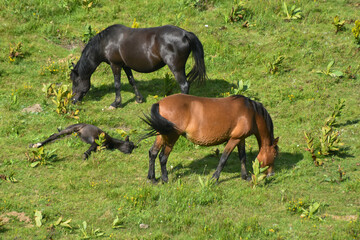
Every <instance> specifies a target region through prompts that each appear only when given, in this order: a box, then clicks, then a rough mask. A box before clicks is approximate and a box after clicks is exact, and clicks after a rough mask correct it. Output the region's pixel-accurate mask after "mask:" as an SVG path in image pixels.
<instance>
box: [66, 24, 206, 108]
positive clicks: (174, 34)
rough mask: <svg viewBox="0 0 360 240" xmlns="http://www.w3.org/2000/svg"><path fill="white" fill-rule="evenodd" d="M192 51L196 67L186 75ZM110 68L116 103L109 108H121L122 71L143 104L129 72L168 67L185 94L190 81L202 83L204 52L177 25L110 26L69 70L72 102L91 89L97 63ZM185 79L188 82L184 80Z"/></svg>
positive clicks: (192, 34)
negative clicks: (146, 26)
mask: <svg viewBox="0 0 360 240" xmlns="http://www.w3.org/2000/svg"><path fill="white" fill-rule="evenodd" d="M190 52H192V55H193V58H194V61H195V64H194V66H193V68H192V70H191V71H190V72H189V73H188V74H187V75H185V64H186V61H187V59H188V57H189V54H190ZM102 62H106V63H107V64H109V65H110V66H111V69H112V72H113V75H114V83H115V101H114V102H113V103H112V104H111V106H112V107H114V108H116V107H120V106H121V94H120V90H121V81H120V79H121V77H120V76H121V69H124V71H125V73H126V75H127V78H128V80H129V83H130V85H131V86H132V87H133V88H134V92H135V96H136V97H135V99H136V102H138V103H141V102H143V101H144V98H143V96H142V95H141V93H140V92H139V90H138V88H137V86H136V84H135V80H134V77H133V74H132V71H131V70H135V71H137V72H141V73H150V72H154V71H156V70H158V69H160V68H162V67H164V66H165V65H168V67H169V69H170V70H171V72H172V73H173V74H174V76H175V79H176V81H177V82H178V83H179V85H180V89H181V93H185V94H188V93H189V89H190V84H191V82H193V81H195V80H198V81H199V82H203V81H205V79H206V78H207V77H206V70H205V64H204V50H203V46H202V44H201V42H200V40H199V39H198V38H197V37H196V35H195V34H194V33H192V32H187V31H185V30H184V29H181V28H179V27H176V26H171V25H166V26H161V27H153V28H129V27H126V26H124V25H119V24H117V25H112V26H110V27H108V28H106V29H105V30H103V31H101V32H100V33H98V34H97V35H95V36H94V37H93V38H92V39H91V40H90V41H89V43H88V44H87V45H86V46H85V48H84V50H83V51H82V54H81V57H80V60H79V61H78V62H77V64H76V65H74V64H73V66H74V68H73V69H72V71H71V74H70V78H71V80H72V82H73V88H72V89H73V93H74V94H75V95H74V97H73V103H76V102H77V101H81V99H82V98H83V97H84V95H85V94H86V93H87V92H88V91H89V89H90V77H91V75H92V74H93V72H94V71H95V70H96V68H97V67H98V66H99V65H100V63H102ZM187 78H188V79H187Z"/></svg>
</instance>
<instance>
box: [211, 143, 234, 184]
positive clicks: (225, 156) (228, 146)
mask: <svg viewBox="0 0 360 240" xmlns="http://www.w3.org/2000/svg"><path fill="white" fill-rule="evenodd" d="M239 142H240V140H239V139H230V140H229V141H228V143H227V144H226V146H225V149H224V152H223V154H222V155H221V158H220V161H219V164H218V166H217V168H216V171H215V172H214V174H213V175H212V178H214V179H216V181H217V180H219V177H220V173H221V171H222V169H223V168H224V166H225V164H226V161H227V159H228V158H229V155H230V153H231V152H232V151H233V150H234V148H235V147H236V146H237V145H238V144H239Z"/></svg>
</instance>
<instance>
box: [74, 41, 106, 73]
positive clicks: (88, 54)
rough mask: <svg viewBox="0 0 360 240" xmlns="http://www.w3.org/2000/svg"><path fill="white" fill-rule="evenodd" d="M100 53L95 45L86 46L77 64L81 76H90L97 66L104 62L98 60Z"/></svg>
mask: <svg viewBox="0 0 360 240" xmlns="http://www.w3.org/2000/svg"><path fill="white" fill-rule="evenodd" d="M98 55H99V54H98V51H96V50H95V48H94V47H88V46H86V48H85V49H84V51H83V53H82V54H81V57H80V60H79V62H78V64H77V65H78V66H77V70H78V73H79V75H80V76H83V77H84V78H87V77H88V78H90V76H91V75H92V74H93V73H94V72H95V70H96V68H97V67H98V66H99V65H100V63H101V62H102V61H100V60H98V59H100V57H99V56H98Z"/></svg>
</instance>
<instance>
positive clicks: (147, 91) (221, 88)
mask: <svg viewBox="0 0 360 240" xmlns="http://www.w3.org/2000/svg"><path fill="white" fill-rule="evenodd" d="M136 84H137V87H138V89H139V91H140V93H141V94H142V96H143V97H144V99H145V102H146V100H147V99H148V98H149V96H154V95H157V96H159V97H165V96H168V95H171V94H175V93H180V92H181V91H180V87H179V85H178V83H177V82H176V81H175V80H173V79H172V80H171V81H170V83H169V82H168V83H166V82H165V80H164V78H153V79H151V80H149V81H141V80H136ZM231 87H235V85H234V84H231V83H229V82H227V81H225V80H223V79H208V80H207V81H206V82H205V83H203V84H200V83H197V82H194V83H192V84H191V87H190V94H191V95H195V96H201V97H219V96H222V94H223V93H226V92H229V91H230V89H231ZM121 92H130V93H133V94H134V96H133V97H132V98H130V99H127V100H126V101H124V102H123V103H122V106H123V107H124V106H126V105H127V104H129V103H131V102H134V101H135V93H134V89H133V87H132V86H131V85H130V83H129V82H128V81H127V80H123V81H122V85H121ZM107 94H113V95H114V97H115V88H114V84H113V83H111V82H109V83H108V84H102V85H100V86H94V85H92V86H91V89H90V91H89V92H88V93H87V94H86V96H85V98H84V99H85V101H86V99H88V100H91V101H101V100H102V99H103V97H104V96H106V95H107ZM109 104H110V103H109Z"/></svg>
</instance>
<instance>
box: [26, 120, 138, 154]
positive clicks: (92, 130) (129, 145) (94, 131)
mask: <svg viewBox="0 0 360 240" xmlns="http://www.w3.org/2000/svg"><path fill="white" fill-rule="evenodd" d="M72 133H77V135H78V136H79V137H80V138H81V140H83V141H84V142H86V143H88V144H91V146H90V148H89V149H88V150H87V151H86V152H84V157H83V159H84V160H85V159H87V158H88V157H89V156H90V154H91V152H92V151H94V152H95V151H96V148H97V146H98V145H97V143H96V142H95V140H96V139H98V138H99V136H100V134H102V133H104V139H105V141H104V143H103V146H104V147H105V148H108V149H118V150H120V151H121V152H123V153H131V152H132V151H133V149H134V148H135V145H134V143H133V142H131V141H129V136H127V137H126V138H125V141H122V140H119V139H116V138H112V137H110V136H109V135H108V134H107V133H106V132H104V131H103V130H101V129H100V128H98V127H96V126H94V125H90V124H85V123H79V124H74V125H70V126H68V127H67V128H66V129H64V130H61V131H59V132H58V133H54V134H53V135H51V136H50V137H49V138H48V139H46V140H45V141H43V142H38V143H35V144H30V147H33V148H38V147H41V146H44V145H45V144H47V143H49V142H52V141H54V140H55V139H58V138H61V137H63V136H66V135H70V134H72Z"/></svg>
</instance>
